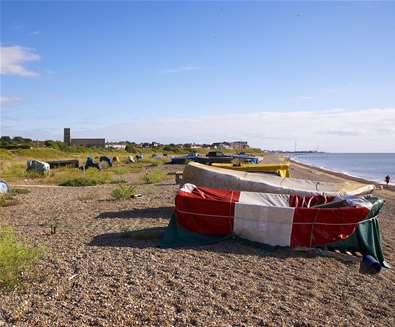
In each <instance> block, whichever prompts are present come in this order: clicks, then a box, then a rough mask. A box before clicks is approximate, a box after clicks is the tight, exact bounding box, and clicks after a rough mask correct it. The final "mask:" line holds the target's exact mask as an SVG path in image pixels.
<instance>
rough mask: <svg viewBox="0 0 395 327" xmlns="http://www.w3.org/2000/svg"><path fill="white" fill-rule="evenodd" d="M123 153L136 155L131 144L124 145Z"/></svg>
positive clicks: (135, 150)
mask: <svg viewBox="0 0 395 327" xmlns="http://www.w3.org/2000/svg"><path fill="white" fill-rule="evenodd" d="M125 151H126V152H129V153H137V149H136V147H135V146H134V145H133V144H126V146H125Z"/></svg>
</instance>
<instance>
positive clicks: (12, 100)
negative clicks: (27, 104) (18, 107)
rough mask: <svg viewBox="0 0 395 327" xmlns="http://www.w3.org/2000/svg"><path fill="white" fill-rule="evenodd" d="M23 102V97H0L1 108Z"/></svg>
mask: <svg viewBox="0 0 395 327" xmlns="http://www.w3.org/2000/svg"><path fill="white" fill-rule="evenodd" d="M22 100H23V98H22V97H15V96H13V97H11V96H0V106H1V107H2V108H4V107H5V106H7V105H11V104H15V103H18V102H21V101H22Z"/></svg>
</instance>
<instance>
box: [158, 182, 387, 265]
mask: <svg viewBox="0 0 395 327" xmlns="http://www.w3.org/2000/svg"><path fill="white" fill-rule="evenodd" d="M175 204H176V206H175V212H174V215H173V218H172V221H171V222H170V224H169V226H168V228H167V230H166V232H165V235H164V238H163V240H162V246H164V247H171V246H173V245H175V246H178V245H199V244H209V243H215V242H219V241H221V240H224V239H227V238H230V237H234V236H236V237H238V238H240V239H242V240H246V241H248V242H252V243H254V244H264V245H268V246H271V247H277V246H281V247H290V248H293V249H296V248H312V247H327V248H328V247H329V248H330V247H331V246H333V245H335V247H336V248H337V249H340V250H352V251H359V252H360V253H362V254H368V255H373V256H374V257H375V258H376V259H377V260H378V261H379V262H381V263H382V264H383V265H384V262H385V261H384V257H383V253H382V249H381V239H380V231H379V225H378V220H377V216H378V213H379V212H380V210H381V208H382V207H383V204H384V201H383V200H382V199H380V198H378V197H373V196H370V195H368V196H364V197H358V196H346V197H344V196H324V195H307V196H305V195H297V194H270V193H257V192H244V191H235V190H223V189H214V188H207V187H200V186H196V185H194V184H190V183H187V184H184V185H183V187H182V188H181V189H180V190H179V192H178V194H177V196H176V199H175ZM360 226H361V228H359V227H360Z"/></svg>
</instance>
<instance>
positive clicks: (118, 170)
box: [111, 167, 129, 175]
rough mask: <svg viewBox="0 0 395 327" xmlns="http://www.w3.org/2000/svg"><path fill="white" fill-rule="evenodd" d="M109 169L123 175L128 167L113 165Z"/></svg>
mask: <svg viewBox="0 0 395 327" xmlns="http://www.w3.org/2000/svg"><path fill="white" fill-rule="evenodd" d="M111 171H112V172H113V173H114V174H115V175H124V174H127V173H128V172H129V169H128V167H114V168H111Z"/></svg>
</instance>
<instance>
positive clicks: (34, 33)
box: [29, 30, 41, 36]
mask: <svg viewBox="0 0 395 327" xmlns="http://www.w3.org/2000/svg"><path fill="white" fill-rule="evenodd" d="M40 33H41V31H39V30H36V31H32V32H30V33H29V34H30V35H34V36H35V35H40Z"/></svg>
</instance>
